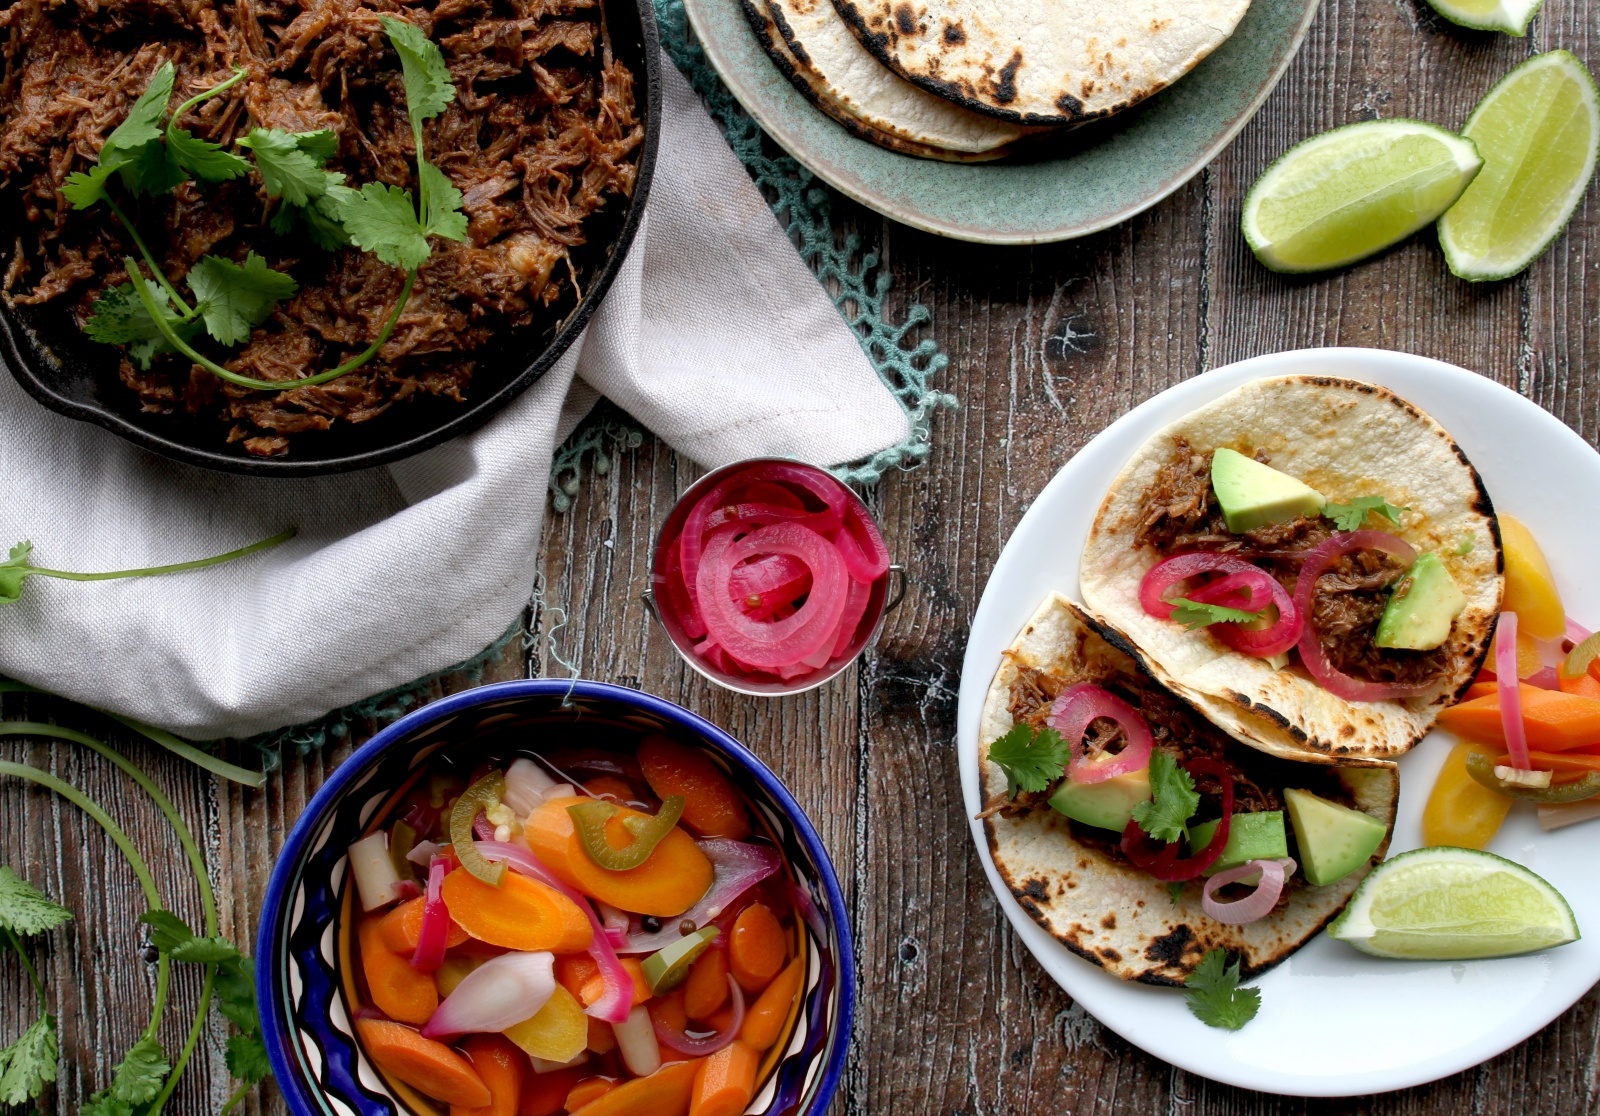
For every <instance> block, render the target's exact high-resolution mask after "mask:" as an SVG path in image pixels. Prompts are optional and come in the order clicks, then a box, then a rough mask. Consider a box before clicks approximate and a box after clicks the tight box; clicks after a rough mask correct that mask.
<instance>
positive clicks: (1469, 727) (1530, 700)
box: [1439, 683, 1600, 752]
mask: <svg viewBox="0 0 1600 1116" xmlns="http://www.w3.org/2000/svg"><path fill="white" fill-rule="evenodd" d="M1519 693H1520V694H1521V695H1522V720H1523V723H1524V724H1525V725H1526V726H1527V733H1528V746H1529V747H1530V748H1536V749H1540V750H1543V751H1547V752H1564V751H1567V750H1568V749H1570V748H1581V747H1583V746H1584V745H1586V744H1594V743H1596V742H1600V700H1596V699H1594V698H1587V697H1580V696H1579V695H1577V694H1568V693H1563V692H1561V691H1560V690H1541V689H1539V688H1538V687H1537V686H1529V685H1527V684H1526V683H1523V684H1522V685H1521V686H1520V687H1519ZM1439 724H1440V726H1441V727H1443V728H1446V729H1449V730H1450V731H1451V732H1454V733H1456V734H1457V735H1460V736H1463V737H1465V738H1466V739H1468V740H1473V741H1477V742H1479V743H1483V744H1498V745H1501V746H1502V747H1503V746H1504V745H1505V740H1506V738H1505V730H1504V729H1503V728H1502V727H1501V725H1500V697H1499V695H1498V694H1492V695H1489V696H1487V697H1481V698H1477V699H1475V700H1473V701H1468V702H1463V703H1462V704H1460V705H1453V706H1451V707H1450V708H1448V709H1445V710H1442V711H1440V713H1439Z"/></svg>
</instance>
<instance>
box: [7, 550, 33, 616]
mask: <svg viewBox="0 0 1600 1116" xmlns="http://www.w3.org/2000/svg"><path fill="white" fill-rule="evenodd" d="M31 553H33V544H32V543H31V542H26V541H24V542H19V543H18V544H17V545H16V546H14V547H12V548H11V553H10V554H9V555H8V556H7V557H6V560H5V561H4V562H0V604H10V603H11V602H12V601H14V600H16V599H17V598H18V597H20V596H22V583H23V582H24V581H26V580H28V578H29V577H31V576H32V575H33V566H32V564H31V563H29V561H28V555H30V554H31Z"/></svg>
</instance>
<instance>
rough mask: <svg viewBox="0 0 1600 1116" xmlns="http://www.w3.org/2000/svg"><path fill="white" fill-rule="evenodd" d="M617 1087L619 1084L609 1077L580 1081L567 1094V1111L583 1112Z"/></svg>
mask: <svg viewBox="0 0 1600 1116" xmlns="http://www.w3.org/2000/svg"><path fill="white" fill-rule="evenodd" d="M616 1087H617V1083H616V1082H615V1081H613V1080H611V1078H609V1077H591V1078H588V1079H587V1080H584V1081H580V1082H578V1083H577V1084H576V1085H574V1086H573V1087H572V1091H571V1092H569V1093H568V1094H567V1103H566V1109H567V1111H568V1112H579V1111H582V1110H583V1109H584V1108H586V1107H588V1106H589V1105H590V1104H593V1103H594V1102H595V1101H597V1100H599V1099H600V1098H601V1097H603V1096H605V1095H606V1094H607V1093H609V1092H611V1090H613V1089H615V1088H616Z"/></svg>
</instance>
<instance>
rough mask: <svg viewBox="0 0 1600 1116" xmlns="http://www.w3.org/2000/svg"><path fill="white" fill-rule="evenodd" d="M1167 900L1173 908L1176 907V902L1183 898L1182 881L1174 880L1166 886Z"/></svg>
mask: <svg viewBox="0 0 1600 1116" xmlns="http://www.w3.org/2000/svg"><path fill="white" fill-rule="evenodd" d="M1167 898H1168V899H1170V900H1171V901H1172V905H1173V906H1174V907H1176V906H1177V905H1178V900H1179V899H1182V898H1183V881H1182V880H1174V881H1172V882H1171V883H1169V884H1167Z"/></svg>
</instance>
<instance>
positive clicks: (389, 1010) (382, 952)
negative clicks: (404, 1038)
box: [356, 918, 443, 1100]
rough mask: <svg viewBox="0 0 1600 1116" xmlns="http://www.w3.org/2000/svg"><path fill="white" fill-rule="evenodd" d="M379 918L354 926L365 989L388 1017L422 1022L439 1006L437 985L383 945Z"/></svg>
mask: <svg viewBox="0 0 1600 1116" xmlns="http://www.w3.org/2000/svg"><path fill="white" fill-rule="evenodd" d="M381 922H382V920H381V919H377V918H363V919H362V920H361V922H360V923H359V924H358V926H357V928H356V939H357V945H358V946H359V947H360V953H361V972H362V973H363V974H364V975H365V976H366V978H367V992H368V994H369V995H371V997H372V1002H373V1003H374V1004H376V1005H377V1007H378V1010H379V1011H381V1012H383V1014H385V1015H387V1016H388V1017H389V1018H390V1019H398V1020H399V1021H400V1022H402V1023H416V1024H418V1025H420V1024H423V1023H426V1022H427V1021H428V1017H429V1016H430V1015H432V1014H433V1012H434V1009H435V1008H437V1007H438V1006H439V988H438V986H437V985H436V984H434V982H433V974H432V973H425V972H422V971H421V970H420V969H413V968H412V967H411V960H410V958H408V957H402V956H401V955H400V954H398V953H396V952H394V951H393V950H391V949H390V948H388V947H387V946H385V945H384V944H383V930H382V928H381V926H380V923H381ZM440 1099H441V1100H442V1099H443V1098H440Z"/></svg>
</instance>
